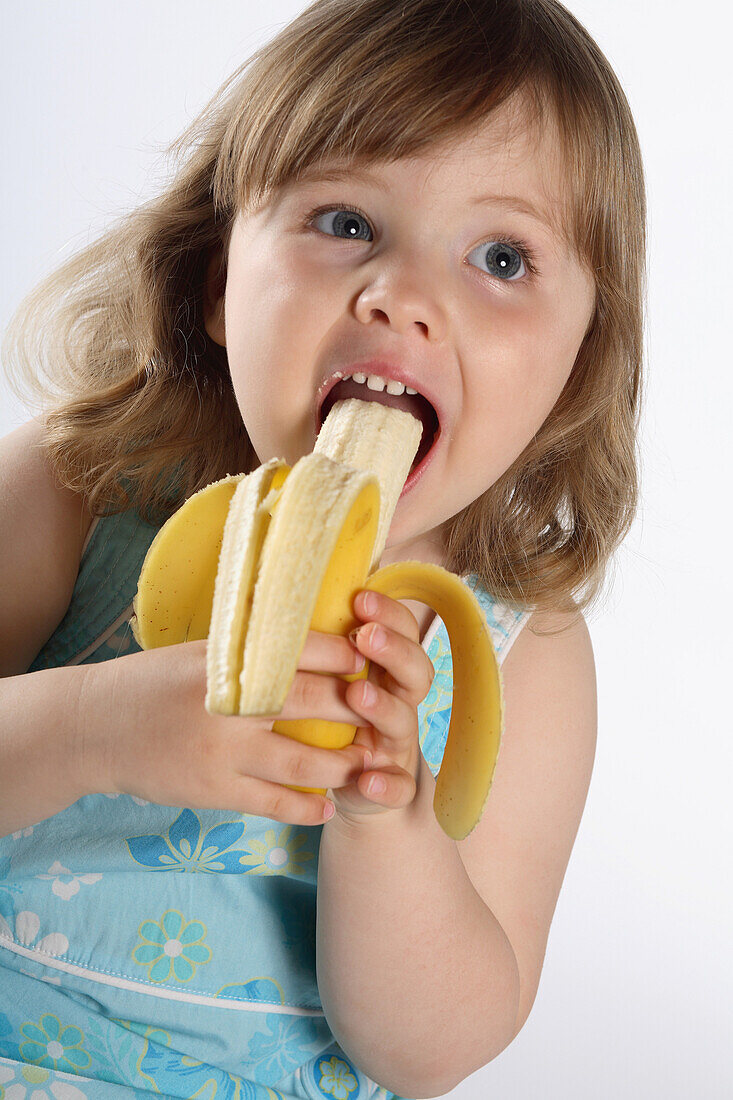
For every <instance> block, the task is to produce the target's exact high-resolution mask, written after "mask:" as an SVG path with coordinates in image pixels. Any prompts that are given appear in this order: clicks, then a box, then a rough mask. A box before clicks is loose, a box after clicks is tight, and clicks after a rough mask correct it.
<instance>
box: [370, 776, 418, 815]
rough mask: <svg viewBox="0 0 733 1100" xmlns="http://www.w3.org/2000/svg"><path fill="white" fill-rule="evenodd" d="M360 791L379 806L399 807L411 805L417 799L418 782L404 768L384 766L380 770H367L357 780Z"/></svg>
mask: <svg viewBox="0 0 733 1100" xmlns="http://www.w3.org/2000/svg"><path fill="white" fill-rule="evenodd" d="M357 786H358V788H359V791H360V792H361V793H362V794H363V795H364V797H365V798H368V799H369V801H370V802H376V803H377V805H379V806H389V807H390V808H392V809H399V808H400V807H402V806H409V805H411V803H412V802H413V801H414V799H415V794H416V792H417V783H416V781H415V778H414V776H412V775H410V773H409V772H408V771H405V769H404V768H383V769H381V770H380V771H379V772H374V773H372V772H365V773H364V774H363V775H362V776H360V777H359V779H358V781H357Z"/></svg>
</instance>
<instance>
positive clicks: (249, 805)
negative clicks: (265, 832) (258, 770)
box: [221, 775, 330, 825]
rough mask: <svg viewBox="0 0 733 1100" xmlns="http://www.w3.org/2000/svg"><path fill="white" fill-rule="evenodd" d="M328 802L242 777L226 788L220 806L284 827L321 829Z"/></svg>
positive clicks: (304, 793)
mask: <svg viewBox="0 0 733 1100" xmlns="http://www.w3.org/2000/svg"><path fill="white" fill-rule="evenodd" d="M329 802H330V799H328V798H326V796H325V795H320V794H312V793H310V792H305V791H292V790H290V789H289V788H288V787H285V786H283V785H282V784H280V783H269V782H267V781H266V780H263V779H253V778H252V777H251V776H248V775H244V776H237V777H235V779H234V780H233V781H232V782H231V783H230V784H229V785H228V790H227V792H226V802H223V803H221V805H222V806H226V808H227V809H229V808H231V809H233V810H235V811H238V812H239V813H246V814H254V815H255V816H257V817H269V818H272V819H273V820H274V821H281V822H283V823H284V824H287V825H323V824H325V821H326V814H325V812H324V811H325V809H326V806H327V804H328V803H329Z"/></svg>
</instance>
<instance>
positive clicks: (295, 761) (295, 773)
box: [227, 718, 367, 790]
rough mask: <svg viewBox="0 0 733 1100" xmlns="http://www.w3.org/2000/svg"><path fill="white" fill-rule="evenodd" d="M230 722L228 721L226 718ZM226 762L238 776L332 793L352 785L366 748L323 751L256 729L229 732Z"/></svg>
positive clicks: (277, 734) (358, 771) (286, 736)
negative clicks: (243, 733) (244, 733)
mask: <svg viewBox="0 0 733 1100" xmlns="http://www.w3.org/2000/svg"><path fill="white" fill-rule="evenodd" d="M227 722H228V723H230V719H228V718H227ZM231 730H232V725H231V723H230V724H229V725H228V727H227V734H228V737H229V738H230V741H229V746H228V759H229V760H230V761H231V766H232V768H233V770H234V771H235V772H236V773H237V774H238V775H239V776H249V777H251V778H253V779H262V780H266V781H268V782H270V783H282V784H288V785H293V786H296V787H313V788H317V789H321V788H322V789H325V790H327V789H328V788H329V787H330V788H331V789H332V790H335V789H337V788H338V787H344V786H346V784H347V783H352V782H354V781H355V780H356V779H357V778H358V776H360V775H361V773H362V771H363V770H364V762H365V756H366V752H367V749H366V747H365V746H363V745H346V746H344V747H343V748H341V749H327V748H322V747H321V746H320V745H307V744H305V743H304V742H302V741H296V740H295V738H294V737H288V735H287V734H286V733H280V732H279V731H277V730H273V729H267V728H266V727H265V728H260V729H256V730H247V733H246V736H245V737H242V734H241V732H239V731H235V732H234V733H232V732H231Z"/></svg>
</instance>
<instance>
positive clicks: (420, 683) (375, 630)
mask: <svg viewBox="0 0 733 1100" xmlns="http://www.w3.org/2000/svg"><path fill="white" fill-rule="evenodd" d="M354 644H355V645H356V646H357V648H358V649H359V652H360V653H363V654H364V656H365V657H368V658H369V660H370V661H373V662H374V663H375V664H378V665H380V666H381V667H382V668H383V669H384V671H385V672H386V673H387V674H388V676H389V677H390V678H391V679H388V680H387V681H385V684H384V686H385V687H387V688H389V689H390V690H393V691H395V693H396V694H398V695H399V696H400V698H402V699H404V700H405V701H406V702H410V703H412V704H413V705H416V704H417V703H419V702H421V701H422V700H423V699H424V698H425V696H426V695H427V694H428V692H429V691H430V686H431V684H432V682H433V677H434V675H435V669H434V668H433V662H432V661H431V660H430V658H429V657H428V655H427V653H426V652H425V650H424V649H423V647H422V646H421V645H420V644H419V643H418V642H414V641H411V640H410V639H409V638H406V637H405V636H404V635H403V634H400V633H399V632H397V631H395V630H391V629H390V628H389V627H387V626H384V625H382V623H381V622H376V623H375V622H369V623H366V624H365V625H364V626H362V627H361V628H360V629H359V631H358V633H357V634H355V635H354ZM349 698H350V699H351V698H354V697H353V696H350V697H349Z"/></svg>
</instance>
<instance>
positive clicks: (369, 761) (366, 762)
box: [361, 751, 374, 772]
mask: <svg viewBox="0 0 733 1100" xmlns="http://www.w3.org/2000/svg"><path fill="white" fill-rule="evenodd" d="M373 759H374V757H373V756H372V754H371V753H370V752H369V751H367V752H365V753H364V764H363V766H362V769H361V770H362V771H363V772H368V771H369V769H370V768H371V766H372V760H373Z"/></svg>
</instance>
